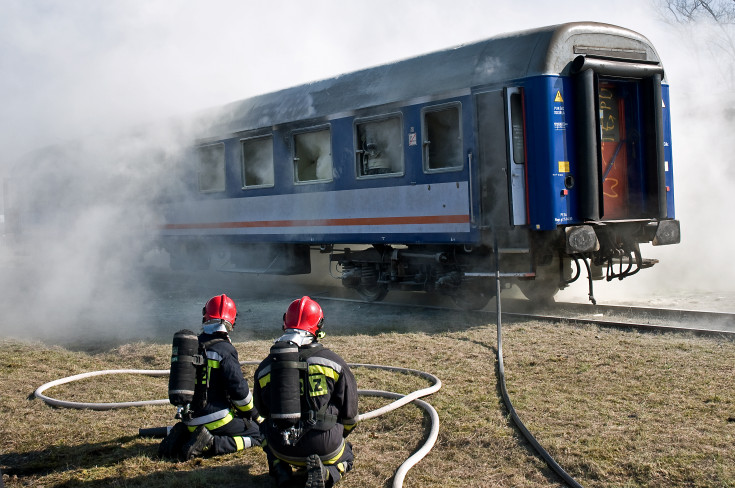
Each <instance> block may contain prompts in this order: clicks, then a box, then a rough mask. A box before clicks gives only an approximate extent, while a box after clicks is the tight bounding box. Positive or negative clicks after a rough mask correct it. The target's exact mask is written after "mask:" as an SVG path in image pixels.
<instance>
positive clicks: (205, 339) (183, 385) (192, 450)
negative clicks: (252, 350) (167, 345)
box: [158, 295, 263, 461]
mask: <svg viewBox="0 0 735 488" xmlns="http://www.w3.org/2000/svg"><path fill="white" fill-rule="evenodd" d="M236 318H237V309H236V307H235V302H234V301H232V299H231V298H230V297H228V296H227V295H218V296H215V297H213V298H211V299H210V300H209V301H207V303H206V305H205V306H204V308H203V309H202V333H201V334H199V336H197V335H195V334H194V332H192V331H190V330H180V331H179V332H177V333H176V334H174V340H173V346H172V354H171V371H170V376H169V386H168V389H169V390H168V394H169V401H170V402H171V403H172V404H174V405H176V406H177V407H178V408H177V414H176V418H180V419H181V422H178V423H177V424H176V425H174V426H173V428H172V429H171V430H170V432H169V434H168V435H167V436H166V438H165V439H163V441H162V442H161V444H160V446H159V448H158V453H159V455H160V456H161V457H167V458H177V459H179V460H181V461H186V460H188V459H192V458H194V457H196V456H201V455H203V454H205V453H206V454H213V455H214V454H227V453H231V452H235V451H240V450H242V449H247V448H249V447H254V446H259V445H260V444H261V442H262V440H263V436H262V435H261V434H260V428H259V426H258V424H257V423H256V420H262V419H260V418H259V417H258V410H257V409H256V408H255V407H254V404H253V395H252V393H251V391H250V388H249V387H248V382H247V381H246V380H245V378H244V377H243V375H242V369H241V367H240V360H239V358H238V355H237V350H236V349H235V347H234V346H233V345H232V343H231V342H230V337H229V334H228V333H229V332H231V331H232V330H233V329H234V327H235V320H236Z"/></svg>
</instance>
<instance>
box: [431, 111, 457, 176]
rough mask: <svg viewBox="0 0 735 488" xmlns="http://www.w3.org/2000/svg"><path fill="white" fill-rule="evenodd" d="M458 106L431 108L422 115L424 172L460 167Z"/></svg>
mask: <svg viewBox="0 0 735 488" xmlns="http://www.w3.org/2000/svg"><path fill="white" fill-rule="evenodd" d="M460 112H461V111H460V105H459V104H453V105H443V106H440V107H431V108H428V109H425V110H424V113H423V120H422V122H423V132H422V133H423V137H424V142H423V145H424V170H425V171H427V172H438V171H449V170H454V169H459V168H461V167H462V161H463V158H462V130H461V124H460V120H461V117H460Z"/></svg>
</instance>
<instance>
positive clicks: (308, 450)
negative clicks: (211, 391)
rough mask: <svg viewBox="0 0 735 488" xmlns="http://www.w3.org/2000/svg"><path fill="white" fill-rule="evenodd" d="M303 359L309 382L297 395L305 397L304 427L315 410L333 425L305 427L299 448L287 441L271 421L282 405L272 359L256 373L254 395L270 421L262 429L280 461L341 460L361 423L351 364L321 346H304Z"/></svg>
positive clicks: (303, 408) (319, 424) (258, 407)
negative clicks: (275, 408) (349, 438)
mask: <svg viewBox="0 0 735 488" xmlns="http://www.w3.org/2000/svg"><path fill="white" fill-rule="evenodd" d="M302 354H304V356H303V359H301V357H302V356H301V355H302ZM299 355H300V361H301V360H303V361H304V362H306V364H307V367H306V371H305V372H304V375H305V376H306V381H305V382H304V381H302V382H301V391H300V392H296V394H298V395H300V397H301V415H302V425H303V424H305V420H306V418H308V415H309V411H311V412H312V413H313V412H314V411H315V410H316V411H319V412H322V413H323V414H325V415H322V416H321V417H322V418H323V417H324V416H326V417H329V418H330V421H324V420H320V421H318V422H317V423H316V425H314V426H313V427H305V429H304V433H303V436H302V437H301V438H300V439H299V441H298V442H297V443H296V444H295V445H289V443H288V442H286V441H285V440H284V437H283V436H282V430H280V426H279V425H278V422H277V421H275V420H273V419H272V418H270V412H271V408H270V407H271V404H272V403H273V402H276V401H278V398H276V397H277V393H276V392H277V391H278V390H277V388H273V389H272V388H271V386H272V383H271V364H272V359H271V357H270V356H269V357H268V358H266V359H265V360H264V361H263V362H261V363H260V365H259V366H258V368H257V369H256V370H255V385H254V392H253V395H254V397H255V405H256V407H257V409H258V411H259V412H260V415H261V416H263V417H265V418H266V421H265V422H264V423H263V424H261V427H262V426H263V425H265V435H266V440H267V442H268V447H269V449H270V450H271V451H272V452H273V454H274V455H275V456H276V457H278V458H280V459H282V460H284V461H287V462H291V463H294V462H295V463H299V462H303V461H304V460H305V458H306V457H307V456H309V455H311V454H318V455H320V456H322V457H323V458H324V457H325V456H328V458H332V457H337V456H339V455H341V453H342V451H344V449H345V441H344V438H345V437H347V435H349V433H350V432H351V431H352V429H353V428H354V427H355V425H356V423H357V422H356V417H357V415H358V407H357V382H356V381H355V377H354V375H353V374H352V371H351V370H350V368H349V366H347V363H345V361H344V360H343V359H342V358H341V357H340V356H339V355H337V354H336V353H334V352H332V351H331V350H329V349H327V348H325V347H324V346H322V345H321V344H319V343H316V342H315V343H312V344H308V345H304V346H301V347H300V348H299ZM304 386H305V387H306V391H304ZM306 394H308V398H307V396H306Z"/></svg>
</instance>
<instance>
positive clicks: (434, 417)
mask: <svg viewBox="0 0 735 488" xmlns="http://www.w3.org/2000/svg"><path fill="white" fill-rule="evenodd" d="M240 364H241V365H244V364H250V365H257V364H260V361H240ZM349 366H350V367H351V368H369V369H382V370H387V371H393V372H399V373H405V374H413V375H416V376H420V377H422V378H424V379H427V380H429V381H430V382H432V385H431V386H429V387H427V388H423V389H421V390H416V391H414V392H411V393H409V394H408V395H404V394H402V393H395V392H392V391H383V390H358V391H357V393H358V394H359V395H364V396H378V397H385V398H393V399H395V401H393V402H391V403H389V404H388V405H385V406H383V407H381V408H378V409H375V410H371V411H369V412H365V413H363V414H360V415H358V416H357V421H358V422H361V421H363V420H368V419H372V418H375V417H378V416H380V415H383V414H385V413H388V412H390V411H393V410H396V409H397V408H400V407H402V406H404V405H406V404H408V403H415V404H416V405H417V406H418V407H420V408H422V409H423V410H424V411H426V413H428V414H429V417H430V419H431V430H430V431H429V435H428V436H427V438H426V440H425V441H424V444H423V445H422V446H421V447H420V448H419V449H418V450H417V451H416V452H415V453H413V454H412V455H411V456H410V457H409V458H408V459H406V460H405V461H404V462H403V464H401V465H400V466H399V467H398V469H397V470H396V474H395V476H394V478H393V488H400V487H402V486H403V480H404V478H405V477H406V473H408V470H409V469H411V468H412V467H413V466H415V465H416V463H418V462H419V461H421V459H423V458H424V457H425V456H426V455H427V454H428V453H429V451H431V449H432V448H433V447H434V444H435V443H436V439H437V437H438V436H439V415H438V414H437V412H436V410H435V409H434V407H432V406H431V405H429V404H428V403H426V402H425V401H423V400H419V398H421V397H423V396H426V395H430V394H432V393H435V392H437V391H439V389H440V388H441V380H440V379H439V378H437V377H436V376H434V375H433V374H431V373H426V372H424V371H419V370H416V369H410V368H399V367H395V366H382V365H378V364H349ZM108 374H143V375H146V376H168V374H169V370H168V369H108V370H102V371H91V372H89V373H81V374H77V375H74V376H68V377H66V378H61V379H58V380H54V381H50V382H48V383H45V384H43V385H41V386H39V387H38V388H36V391H35V392H34V393H33V395H34V396H35V397H36V398H39V399H41V400H43V401H44V402H46V403H47V404H49V405H51V406H54V407H61V408H76V409H90V410H113V409H116V408H127V407H142V406H144V405H169V404H170V403H169V401H168V399H166V400H141V401H135V402H116V403H85V402H70V401H66V400H58V399H56V398H51V397H49V396H46V395H44V394H43V392H44V391H46V390H48V389H49V388H52V387H54V386H58V385H63V384H65V383H71V382H73V381H77V380H81V379H84V378H91V377H94V376H101V375H108Z"/></svg>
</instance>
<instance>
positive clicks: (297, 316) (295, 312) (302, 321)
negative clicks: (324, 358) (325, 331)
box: [283, 297, 324, 336]
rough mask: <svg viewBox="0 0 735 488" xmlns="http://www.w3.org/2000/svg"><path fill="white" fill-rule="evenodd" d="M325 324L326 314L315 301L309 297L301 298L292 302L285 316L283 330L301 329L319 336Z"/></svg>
mask: <svg viewBox="0 0 735 488" xmlns="http://www.w3.org/2000/svg"><path fill="white" fill-rule="evenodd" d="M323 322H324V312H322V307H320V306H319V304H318V303H316V302H315V301H314V300H312V299H311V298H309V297H301V298H299V299H298V300H294V301H293V302H291V305H289V306H288V310H287V311H286V313H285V314H283V328H284V330H285V329H301V330H305V331H306V332H308V333H310V334H313V335H314V336H316V335H317V332H318V331H319V329H321V328H322V323H323Z"/></svg>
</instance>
